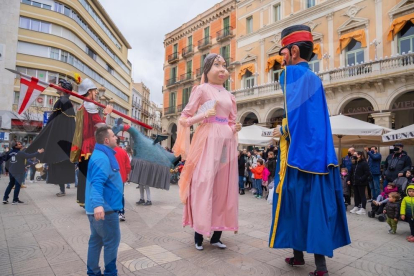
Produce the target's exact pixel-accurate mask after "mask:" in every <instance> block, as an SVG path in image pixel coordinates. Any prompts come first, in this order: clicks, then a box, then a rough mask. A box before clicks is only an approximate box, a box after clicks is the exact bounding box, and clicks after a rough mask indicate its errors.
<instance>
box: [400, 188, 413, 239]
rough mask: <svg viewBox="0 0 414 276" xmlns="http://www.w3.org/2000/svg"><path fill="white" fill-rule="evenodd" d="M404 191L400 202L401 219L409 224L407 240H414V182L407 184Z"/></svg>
mask: <svg viewBox="0 0 414 276" xmlns="http://www.w3.org/2000/svg"><path fill="white" fill-rule="evenodd" d="M406 191H407V196H406V197H404V199H403V201H402V203H401V219H402V220H404V221H406V222H408V224H409V225H410V231H411V234H410V236H408V237H407V241H409V242H414V184H410V185H408V187H407V190H406Z"/></svg>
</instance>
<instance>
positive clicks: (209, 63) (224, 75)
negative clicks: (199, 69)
mask: <svg viewBox="0 0 414 276" xmlns="http://www.w3.org/2000/svg"><path fill="white" fill-rule="evenodd" d="M228 78H229V71H228V70H227V63H226V60H225V59H224V58H223V57H222V56H220V55H218V54H209V55H207V57H206V58H205V59H204V68H203V81H204V82H206V83H211V84H217V85H223V84H224V83H225V82H226V80H227V79H228ZM203 81H202V82H203Z"/></svg>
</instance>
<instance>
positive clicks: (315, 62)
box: [309, 55, 319, 73]
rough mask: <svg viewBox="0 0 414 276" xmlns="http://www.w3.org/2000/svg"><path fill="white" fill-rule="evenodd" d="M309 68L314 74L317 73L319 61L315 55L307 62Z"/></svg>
mask: <svg viewBox="0 0 414 276" xmlns="http://www.w3.org/2000/svg"><path fill="white" fill-rule="evenodd" d="M309 68H310V69H311V70H312V71H313V72H314V73H319V60H318V55H315V56H314V57H313V58H312V59H311V60H310V61H309Z"/></svg>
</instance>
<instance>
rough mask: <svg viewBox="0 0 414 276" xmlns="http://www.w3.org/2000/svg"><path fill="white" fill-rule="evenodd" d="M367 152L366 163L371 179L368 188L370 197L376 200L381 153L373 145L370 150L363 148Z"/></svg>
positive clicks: (378, 191)
mask: <svg viewBox="0 0 414 276" xmlns="http://www.w3.org/2000/svg"><path fill="white" fill-rule="evenodd" d="M365 150H366V152H367V154H368V165H369V170H370V171H371V175H372V180H371V181H370V182H369V188H370V189H371V193H372V199H373V200H376V199H377V197H378V195H379V194H380V193H381V191H380V175H381V158H382V157H381V154H380V153H379V152H378V148H377V147H375V146H373V147H371V150H368V148H366V149H365Z"/></svg>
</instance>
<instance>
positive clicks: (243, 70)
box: [239, 63, 255, 80]
mask: <svg viewBox="0 0 414 276" xmlns="http://www.w3.org/2000/svg"><path fill="white" fill-rule="evenodd" d="M246 71H249V72H250V73H252V74H253V73H254V71H255V70H254V64H253V63H249V64H246V65H243V66H242V67H241V68H240V71H239V80H241V79H242V78H243V76H244V75H245V74H246Z"/></svg>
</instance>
